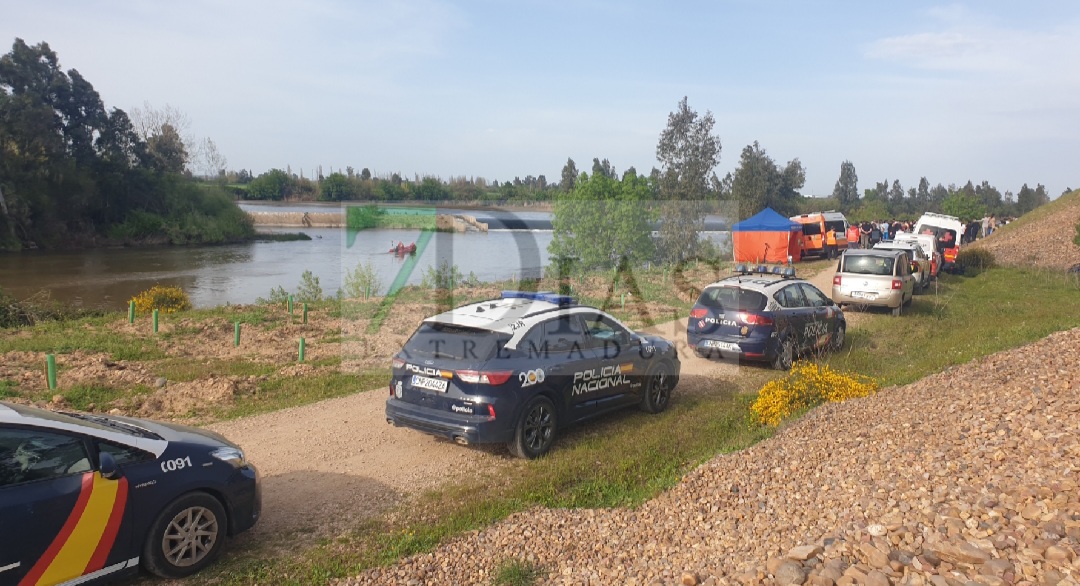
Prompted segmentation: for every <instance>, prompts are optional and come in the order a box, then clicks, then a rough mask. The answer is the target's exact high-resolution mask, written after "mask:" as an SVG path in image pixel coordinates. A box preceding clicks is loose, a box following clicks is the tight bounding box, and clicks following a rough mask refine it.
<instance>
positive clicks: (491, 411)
mask: <svg viewBox="0 0 1080 586" xmlns="http://www.w3.org/2000/svg"><path fill="white" fill-rule="evenodd" d="M488 416H489V417H491V418H492V419H495V406H494V405H488Z"/></svg>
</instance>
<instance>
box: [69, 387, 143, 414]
mask: <svg viewBox="0 0 1080 586" xmlns="http://www.w3.org/2000/svg"><path fill="white" fill-rule="evenodd" d="M149 392H150V389H149V388H147V387H145V386H142V385H139V386H137V387H136V388H135V389H133V390H128V389H117V388H115V387H108V386H104V385H95V384H77V385H73V386H71V387H69V388H67V389H64V390H63V391H62V392H61V393H60V394H61V396H63V397H64V400H65V401H66V402H67V404H68V405H70V406H71V407H72V408H74V409H77V410H79V411H93V410H94V409H95V408H98V409H100V408H101V407H102V406H104V405H110V404H112V403H113V402H114V401H120V402H129V401H130V400H131V399H132V398H134V397H135V396H138V395H144V394H147V393H149Z"/></svg>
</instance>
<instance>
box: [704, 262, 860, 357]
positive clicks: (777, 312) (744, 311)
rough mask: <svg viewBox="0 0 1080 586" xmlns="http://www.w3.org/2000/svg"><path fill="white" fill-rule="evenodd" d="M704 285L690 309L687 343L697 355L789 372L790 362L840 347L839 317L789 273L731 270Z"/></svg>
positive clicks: (825, 297)
mask: <svg viewBox="0 0 1080 586" xmlns="http://www.w3.org/2000/svg"><path fill="white" fill-rule="evenodd" d="M734 273H735V274H733V275H732V276H730V277H727V278H726V279H723V280H720V281H717V282H715V283H712V284H711V285H708V286H706V287H705V288H704V289H703V290H702V291H701V295H700V296H699V297H698V300H697V303H695V304H694V307H693V309H691V310H690V319H689V320H688V322H687V325H686V341H687V344H689V345H690V347H691V348H693V349H694V351H695V352H696V353H697V354H698V355H699V356H718V357H724V358H734V359H744V360H757V361H766V362H771V363H772V365H773V367H775V368H777V369H779V370H789V369H790V368H791V364H792V362H793V361H794V359H795V357H796V356H798V355H799V354H801V353H803V352H807V351H810V350H816V349H831V350H839V349H840V348H843V346H844V335H845V332H846V331H847V322H846V320H845V319H844V312H843V311H841V310H840V308H839V307H838V306H837V305H836V304H835V303H833V301H832V299H830V298H829V296H828V295H826V294H824V293H822V292H821V290H819V289H818V288H817V287H815V286H814V285H812V284H810V283H809V282H807V281H804V280H802V279H798V278H796V277H795V270H794V269H792V268H790V267H789V268H783V267H774V268H772V269H770V268H769V267H767V266H764V265H761V266H757V267H748V266H746V265H741V264H740V265H736V267H735V270H734Z"/></svg>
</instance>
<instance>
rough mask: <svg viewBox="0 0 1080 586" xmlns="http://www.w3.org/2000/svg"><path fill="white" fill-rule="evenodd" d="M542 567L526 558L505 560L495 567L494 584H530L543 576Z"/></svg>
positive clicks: (524, 585) (513, 585)
mask: <svg viewBox="0 0 1080 586" xmlns="http://www.w3.org/2000/svg"><path fill="white" fill-rule="evenodd" d="M543 574H544V571H543V569H542V568H540V567H539V566H537V565H536V564H533V563H532V562H529V561H526V560H513V559H511V560H505V561H503V562H502V563H501V564H499V567H498V568H496V569H495V577H494V578H493V580H492V584H494V585H495V586H531V585H532V584H536V582H537V580H539V579H540V577H541V576H543Z"/></svg>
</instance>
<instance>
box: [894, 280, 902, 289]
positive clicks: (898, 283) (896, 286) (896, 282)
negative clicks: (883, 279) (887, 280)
mask: <svg viewBox="0 0 1080 586" xmlns="http://www.w3.org/2000/svg"><path fill="white" fill-rule="evenodd" d="M892 288H893V289H903V288H904V282H903V281H901V280H900V279H893V280H892Z"/></svg>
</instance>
